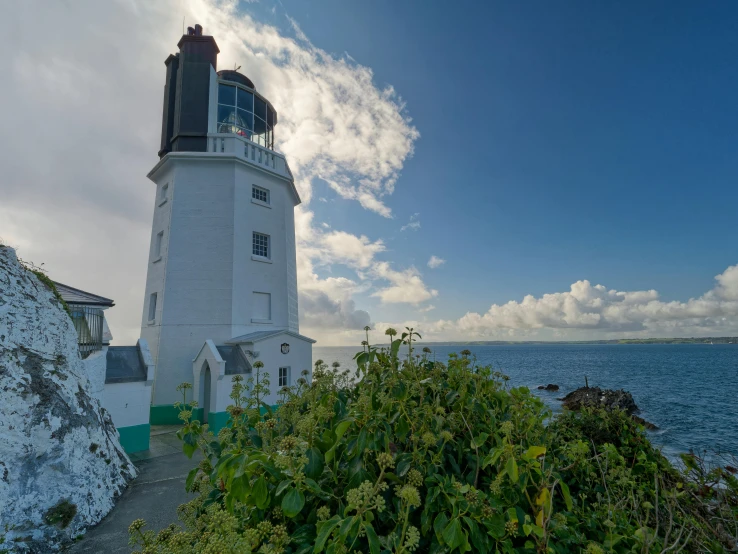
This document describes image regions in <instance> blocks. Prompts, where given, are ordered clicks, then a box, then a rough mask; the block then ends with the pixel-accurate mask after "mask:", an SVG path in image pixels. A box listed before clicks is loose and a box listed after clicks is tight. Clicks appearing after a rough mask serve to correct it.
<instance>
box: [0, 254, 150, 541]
mask: <svg viewBox="0 0 738 554" xmlns="http://www.w3.org/2000/svg"><path fill="white" fill-rule="evenodd" d="M135 476H136V468H135V466H134V465H133V464H132V463H131V461H130V459H129V458H128V456H127V455H126V454H125V452H124V451H123V448H121V446H120V442H119V436H118V432H117V431H116V429H115V426H114V425H113V422H112V420H111V418H110V415H109V414H108V413H107V412H106V411H105V410H104V409H103V408H102V407H101V406H100V403H99V402H98V400H96V399H95V398H94V397H93V396H92V394H91V390H90V383H89V381H88V379H87V375H86V374H85V369H84V365H83V362H82V360H81V358H80V356H79V352H78V346H77V334H76V332H75V330H74V326H73V324H72V320H71V319H70V317H69V316H68V315H67V314H66V312H65V311H64V310H63V309H62V307H61V304H60V303H59V301H58V300H57V299H56V297H55V296H54V294H53V293H52V291H51V290H50V289H49V288H48V287H47V286H46V285H45V284H43V283H41V282H40V281H39V279H38V278H37V277H36V276H35V275H34V274H33V273H31V272H30V271H28V270H26V269H25V268H24V267H23V266H21V265H20V264H19V263H18V260H17V258H16V255H15V252H14V251H13V249H11V248H8V247H4V246H0V537H3V536H4V538H5V543H4V544H0V551H2V550H3V549H10V552H16V551H17V552H53V551H55V550H58V549H59V548H60V545H61V543H63V542H64V541H66V540H69V539H72V538H74V537H76V536H78V535H79V534H80V533H81V532H84V528H85V527H87V526H89V525H92V524H95V523H97V522H99V521H100V520H101V519H102V518H103V517H104V516H105V515H106V514H107V513H108V512H109V511H110V509H111V508H112V507H113V504H114V501H115V499H116V498H117V497H118V496H119V495H120V494H121V493H122V492H123V490H124V489H125V487H126V485H127V484H128V482H129V481H130V480H131V479H132V478H134V477H135Z"/></svg>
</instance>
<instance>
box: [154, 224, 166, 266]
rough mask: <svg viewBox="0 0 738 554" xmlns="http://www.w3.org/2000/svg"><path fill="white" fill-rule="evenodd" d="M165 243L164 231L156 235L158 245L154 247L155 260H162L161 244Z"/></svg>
mask: <svg viewBox="0 0 738 554" xmlns="http://www.w3.org/2000/svg"><path fill="white" fill-rule="evenodd" d="M162 242H164V231H159V233H158V234H157V235H156V245H155V246H154V259H155V260H158V259H159V258H161V243H162Z"/></svg>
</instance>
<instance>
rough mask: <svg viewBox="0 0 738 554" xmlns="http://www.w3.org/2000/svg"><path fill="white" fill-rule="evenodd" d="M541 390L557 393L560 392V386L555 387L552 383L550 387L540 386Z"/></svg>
mask: <svg viewBox="0 0 738 554" xmlns="http://www.w3.org/2000/svg"><path fill="white" fill-rule="evenodd" d="M538 389H539V390H548V391H557V390H559V386H558V385H554V384H552V383H549V384H548V385H538Z"/></svg>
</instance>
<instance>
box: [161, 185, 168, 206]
mask: <svg viewBox="0 0 738 554" xmlns="http://www.w3.org/2000/svg"><path fill="white" fill-rule="evenodd" d="M167 200H169V183H164V184H163V185H162V186H161V190H160V191H159V206H163V205H164V204H166V203H167Z"/></svg>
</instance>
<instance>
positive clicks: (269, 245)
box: [251, 231, 272, 263]
mask: <svg viewBox="0 0 738 554" xmlns="http://www.w3.org/2000/svg"><path fill="white" fill-rule="evenodd" d="M257 235H259V236H260V237H266V256H264V255H262V254H256V253H254V249H255V247H256V244H255V242H256V237H257ZM260 246H263V245H260ZM251 259H252V260H256V261H258V262H266V263H272V237H271V236H269V235H267V234H266V233H260V232H258V231H253V232H252V234H251Z"/></svg>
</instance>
